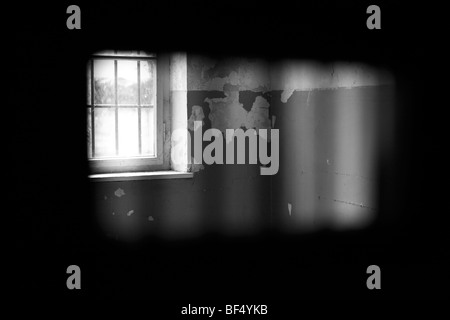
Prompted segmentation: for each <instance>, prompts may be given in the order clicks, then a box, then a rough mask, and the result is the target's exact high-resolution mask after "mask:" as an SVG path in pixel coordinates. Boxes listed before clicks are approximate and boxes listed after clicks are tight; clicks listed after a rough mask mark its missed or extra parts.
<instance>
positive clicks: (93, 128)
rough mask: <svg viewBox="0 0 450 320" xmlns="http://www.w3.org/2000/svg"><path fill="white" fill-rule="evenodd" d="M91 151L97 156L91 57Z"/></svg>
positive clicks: (93, 155)
mask: <svg viewBox="0 0 450 320" xmlns="http://www.w3.org/2000/svg"><path fill="white" fill-rule="evenodd" d="M90 63H91V74H90V77H91V140H92V141H91V152H92V158H94V157H95V105H94V59H91V61H90Z"/></svg>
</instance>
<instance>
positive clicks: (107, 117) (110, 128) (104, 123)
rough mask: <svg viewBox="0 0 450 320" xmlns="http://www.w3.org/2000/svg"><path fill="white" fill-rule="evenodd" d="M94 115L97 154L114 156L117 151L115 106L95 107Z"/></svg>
mask: <svg viewBox="0 0 450 320" xmlns="http://www.w3.org/2000/svg"><path fill="white" fill-rule="evenodd" d="M94 117H95V118H94V121H95V125H94V129H95V131H94V137H95V156H96V157H108V156H114V155H115V153H116V144H115V135H116V132H115V110H114V108H95V111H94Z"/></svg>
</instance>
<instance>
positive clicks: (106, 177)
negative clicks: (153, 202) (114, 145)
mask: <svg viewBox="0 0 450 320" xmlns="http://www.w3.org/2000/svg"><path fill="white" fill-rule="evenodd" d="M193 176H194V174H193V173H192V172H178V171H153V172H122V173H102V174H92V175H90V176H89V179H92V181H94V182H103V181H133V180H155V179H189V178H192V177H193Z"/></svg>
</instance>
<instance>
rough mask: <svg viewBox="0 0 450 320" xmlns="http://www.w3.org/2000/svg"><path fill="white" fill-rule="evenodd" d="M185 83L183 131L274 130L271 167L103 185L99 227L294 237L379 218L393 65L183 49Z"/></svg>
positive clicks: (198, 169) (123, 231)
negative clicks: (275, 154) (222, 55)
mask: <svg viewBox="0 0 450 320" xmlns="http://www.w3.org/2000/svg"><path fill="white" fill-rule="evenodd" d="M187 87H188V92H187V114H188V118H189V121H188V125H189V126H190V127H189V128H187V129H190V131H191V136H193V134H192V129H193V126H192V122H193V121H202V124H203V126H204V129H205V130H206V129H209V128H215V129H218V130H220V131H221V132H222V133H223V135H224V136H225V130H226V129H239V128H242V129H244V130H248V129H256V130H258V129H268V130H271V129H277V130H279V171H278V172H277V174H275V175H273V176H261V175H260V170H259V169H260V168H259V165H253V164H239V165H238V164H233V165H230V164H212V165H208V164H204V163H203V164H202V165H197V166H193V167H192V168H191V170H193V171H194V172H195V175H194V178H193V179H189V180H168V181H157V180H154V181H135V182H126V183H100V184H98V186H96V187H95V195H96V196H95V197H96V199H97V201H96V203H97V205H96V212H97V213H98V215H99V217H101V219H100V221H101V223H100V224H101V226H102V228H103V229H104V230H105V233H108V234H110V235H111V236H112V237H115V238H118V239H128V240H130V239H138V238H141V237H142V236H145V235H158V236H163V237H169V238H183V237H195V236H200V235H202V234H204V233H209V232H218V233H221V234H225V235H230V236H233V235H249V234H255V233H258V232H260V231H262V230H267V229H269V230H278V231H282V232H294V233H298V232H311V231H317V230H320V229H322V228H324V227H325V228H331V229H335V230H349V229H358V228H363V227H366V226H369V225H370V224H371V223H372V222H373V221H375V220H376V218H377V210H378V193H377V190H378V186H379V185H378V183H379V181H378V176H379V169H380V168H379V159H380V158H386V156H387V157H389V154H390V153H391V152H392V147H393V143H394V138H395V137H394V134H393V132H394V120H395V119H394V111H395V110H394V109H395V86H394V80H393V77H392V75H391V74H390V73H389V72H386V71H385V70H379V69H374V68H372V67H370V66H367V65H365V64H361V63H332V64H327V65H325V64H319V63H315V62H303V61H280V62H275V63H268V62H266V61H263V60H259V59H245V58H228V59H221V60H215V59H213V58H210V57H204V56H194V55H189V54H188V59H187ZM206 146H207V144H206V143H203V146H202V148H203V149H204V148H205V147H206ZM247 147H248V146H247ZM193 150H194V145H192V150H191V154H192V155H193ZM269 150H270V149H269ZM225 152H226V150H225V149H224V153H225ZM247 159H248V152H247ZM246 163H248V161H247V162H246ZM120 190H123V192H124V193H125V194H124V195H123V196H120V197H119V196H118V195H117V192H119V194H120V193H121V192H120ZM108 199H110V200H111V199H113V200H111V201H110V202H108ZM107 203H108V204H107Z"/></svg>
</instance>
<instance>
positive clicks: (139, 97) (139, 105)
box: [137, 60, 142, 155]
mask: <svg viewBox="0 0 450 320" xmlns="http://www.w3.org/2000/svg"><path fill="white" fill-rule="evenodd" d="M137 77H138V81H137V86H138V135H139V136H138V139H139V155H141V154H142V133H141V130H142V129H141V62H140V61H139V60H138V62H137Z"/></svg>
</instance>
